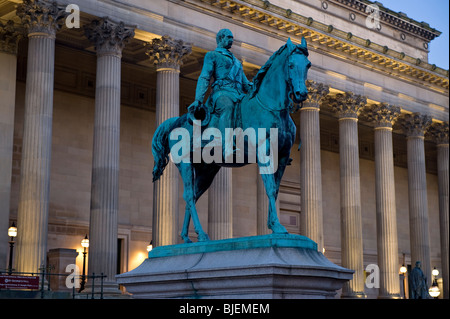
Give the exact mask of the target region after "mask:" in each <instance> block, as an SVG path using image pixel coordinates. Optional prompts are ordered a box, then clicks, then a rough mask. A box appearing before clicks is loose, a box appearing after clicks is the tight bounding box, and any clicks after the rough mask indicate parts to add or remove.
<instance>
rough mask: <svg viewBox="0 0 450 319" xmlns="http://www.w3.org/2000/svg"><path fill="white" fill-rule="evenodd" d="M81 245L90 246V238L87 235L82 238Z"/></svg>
mask: <svg viewBox="0 0 450 319" xmlns="http://www.w3.org/2000/svg"><path fill="white" fill-rule="evenodd" d="M81 246H82V247H84V248H88V247H89V239H88V236H87V235H86V237H84V238H83V239H82V240H81Z"/></svg>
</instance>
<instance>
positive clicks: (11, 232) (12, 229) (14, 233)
mask: <svg viewBox="0 0 450 319" xmlns="http://www.w3.org/2000/svg"><path fill="white" fill-rule="evenodd" d="M8 236H9V237H16V236H17V227H16V225H15V224H14V223H12V225H11V227H9V228H8Z"/></svg>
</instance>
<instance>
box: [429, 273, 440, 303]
mask: <svg viewBox="0 0 450 319" xmlns="http://www.w3.org/2000/svg"><path fill="white" fill-rule="evenodd" d="M431 275H433V283H432V284H431V287H430V289H428V293H429V294H430V296H431V297H433V298H437V297H439V295H440V294H441V291H440V290H439V287H438V284H437V281H436V277H437V276H438V275H439V270H437V269H436V267H434V269H433V270H432V271H431Z"/></svg>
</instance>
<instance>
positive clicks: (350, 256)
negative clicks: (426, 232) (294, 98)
mask: <svg viewBox="0 0 450 319" xmlns="http://www.w3.org/2000/svg"><path fill="white" fill-rule="evenodd" d="M331 102H332V103H331V107H332V108H333V110H334V111H335V112H336V113H337V114H338V116H339V161H340V176H341V177H340V179H341V182H340V193H341V254H342V266H343V267H345V268H349V269H353V270H354V271H355V273H354V274H353V279H352V280H350V281H349V282H348V283H346V284H344V286H343V288H342V298H365V294H364V280H365V279H364V264H363V238H362V220H361V194H360V179H359V146H358V116H359V113H360V111H361V108H362V107H363V106H364V105H365V103H366V98H365V97H362V96H360V95H356V94H353V93H351V92H346V93H344V94H340V93H339V94H336V97H335V98H334V99H333V100H332V101H331Z"/></svg>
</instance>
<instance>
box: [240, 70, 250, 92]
mask: <svg viewBox="0 0 450 319" xmlns="http://www.w3.org/2000/svg"><path fill="white" fill-rule="evenodd" d="M241 74H242V79H241V83H242V86H243V87H244V91H245V92H249V91H250V89H251V88H252V87H253V83H252V82H250V81H249V80H248V79H247V77H246V76H245V73H244V70H242V73H241Z"/></svg>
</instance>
